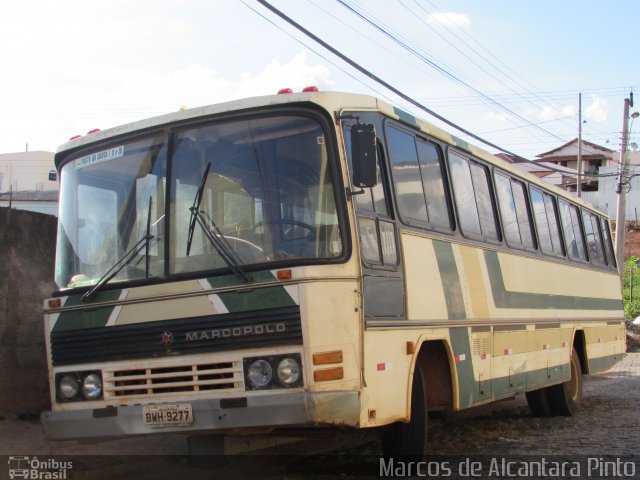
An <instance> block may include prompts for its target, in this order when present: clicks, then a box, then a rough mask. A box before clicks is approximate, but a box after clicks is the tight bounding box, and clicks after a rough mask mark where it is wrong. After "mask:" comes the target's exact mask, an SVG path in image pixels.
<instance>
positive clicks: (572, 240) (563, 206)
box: [560, 200, 587, 262]
mask: <svg viewBox="0 0 640 480" xmlns="http://www.w3.org/2000/svg"><path fill="white" fill-rule="evenodd" d="M560 219H561V220H562V229H563V231H564V240H565V244H566V245H567V254H568V255H569V258H570V259H571V260H580V261H583V262H586V261H587V252H586V249H585V245H584V238H583V236H582V229H581V228H580V216H579V215H578V207H576V206H574V205H570V204H569V203H567V202H566V201H564V200H560Z"/></svg>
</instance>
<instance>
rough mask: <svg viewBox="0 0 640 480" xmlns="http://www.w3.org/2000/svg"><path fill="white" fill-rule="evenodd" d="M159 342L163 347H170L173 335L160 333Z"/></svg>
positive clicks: (165, 332)
mask: <svg viewBox="0 0 640 480" xmlns="http://www.w3.org/2000/svg"><path fill="white" fill-rule="evenodd" d="M160 340H161V341H162V344H163V345H171V344H172V343H173V333H171V332H170V331H168V330H165V331H164V332H162V335H160Z"/></svg>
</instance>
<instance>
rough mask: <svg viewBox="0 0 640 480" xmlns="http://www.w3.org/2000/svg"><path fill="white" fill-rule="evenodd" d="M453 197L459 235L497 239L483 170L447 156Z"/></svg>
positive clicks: (485, 171) (466, 160) (467, 162)
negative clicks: (458, 223) (460, 232)
mask: <svg viewBox="0 0 640 480" xmlns="http://www.w3.org/2000/svg"><path fill="white" fill-rule="evenodd" d="M449 166H450V169H451V181H452V183H453V194H454V199H455V203H456V207H457V211H458V220H459V222H460V229H461V230H462V233H463V234H465V235H467V236H470V237H476V238H477V237H481V238H483V239H487V240H494V241H497V240H499V236H498V229H497V226H496V219H495V215H494V211H493V201H492V198H491V190H490V187H489V175H488V172H487V169H486V167H484V166H482V165H480V164H477V163H475V162H471V161H469V160H468V159H466V158H464V157H461V156H460V155H458V154H456V153H454V152H450V153H449Z"/></svg>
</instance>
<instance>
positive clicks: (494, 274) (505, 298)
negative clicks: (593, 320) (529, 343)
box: [484, 250, 622, 310]
mask: <svg viewBox="0 0 640 480" xmlns="http://www.w3.org/2000/svg"><path fill="white" fill-rule="evenodd" d="M484 258H485V262H486V265H487V270H488V272H489V283H490V284H491V293H492V295H493V301H494V303H495V305H496V307H498V308H515V309H519V308H535V309H546V310H549V309H558V310H622V300H617V299H609V298H591V297H577V296H571V295H554V294H548V293H529V292H512V291H508V290H507V289H506V287H505V285H504V278H503V276H502V268H501V266H500V259H499V258H498V253H497V252H494V251H488V250H485V252H484Z"/></svg>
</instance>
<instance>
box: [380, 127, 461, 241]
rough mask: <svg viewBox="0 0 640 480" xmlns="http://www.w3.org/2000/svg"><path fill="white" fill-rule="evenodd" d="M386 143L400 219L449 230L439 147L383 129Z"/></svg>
mask: <svg viewBox="0 0 640 480" xmlns="http://www.w3.org/2000/svg"><path fill="white" fill-rule="evenodd" d="M387 141H388V144H389V155H390V157H391V165H392V169H393V183H394V186H395V190H396V198H397V199H398V211H399V213H400V217H401V218H402V220H403V221H404V222H405V223H407V224H419V225H423V224H427V225H428V226H430V227H433V228H436V229H444V230H452V229H453V224H452V221H451V214H450V211H449V205H448V202H447V196H446V191H445V185H444V175H443V165H442V155H441V154H440V150H439V148H438V147H437V146H436V145H434V144H431V143H427V142H426V141H424V140H422V139H420V138H416V137H415V136H414V135H412V134H409V133H406V132H404V131H402V130H399V129H397V128H394V127H389V128H388V129H387Z"/></svg>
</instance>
